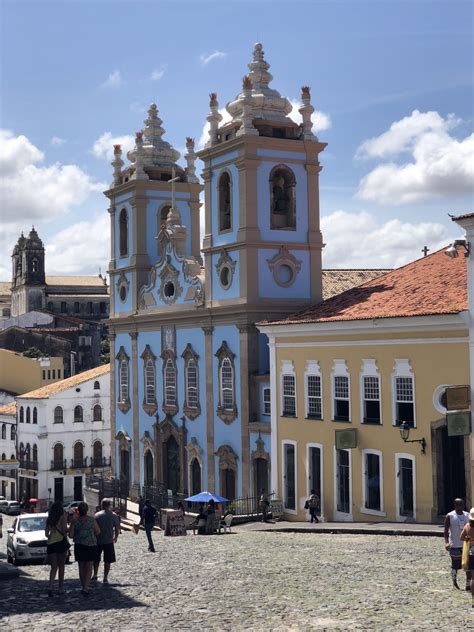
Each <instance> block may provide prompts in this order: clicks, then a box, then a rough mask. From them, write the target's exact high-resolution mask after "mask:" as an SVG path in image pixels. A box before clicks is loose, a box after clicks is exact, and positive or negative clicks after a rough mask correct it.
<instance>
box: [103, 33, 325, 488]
mask: <svg viewBox="0 0 474 632" xmlns="http://www.w3.org/2000/svg"><path fill="white" fill-rule="evenodd" d="M248 68H249V73H248V75H246V76H245V77H244V79H243V84H242V90H241V92H240V94H239V95H238V96H237V97H236V98H235V100H233V101H231V102H230V103H228V104H227V111H228V113H229V114H230V117H231V119H230V121H229V122H227V123H225V124H222V116H221V114H220V113H219V106H218V101H217V95H216V94H215V93H212V94H211V95H210V113H209V115H208V117H207V120H208V121H209V140H208V142H207V144H206V145H205V147H204V148H203V149H202V150H201V151H199V152H198V153H197V154H196V153H195V149H194V141H193V139H192V138H188V139H187V142H186V149H187V152H186V154H185V156H184V158H185V160H186V164H187V166H186V168H185V169H183V168H182V167H181V166H179V165H178V164H177V160H178V159H179V153H178V152H177V151H176V150H175V149H174V148H173V147H172V146H171V145H170V144H169V143H167V142H166V141H164V140H163V134H164V129H163V127H162V121H161V120H160V118H159V117H158V110H157V107H156V105H155V104H153V105H151V107H150V109H149V111H148V118H147V119H146V120H145V127H144V129H143V131H141V132H138V133H137V134H136V141H135V147H134V149H133V150H131V151H129V152H128V154H127V159H128V164H127V165H125V163H124V161H123V160H122V152H121V148H120V146H119V145H116V146H115V150H114V161H113V162H112V166H113V168H114V179H113V183H112V185H111V187H110V189H109V190H108V191H106V192H105V195H106V196H107V198H108V199H109V201H110V207H109V213H110V225H111V243H112V247H111V250H112V253H111V261H110V267H109V274H110V288H111V304H110V320H109V327H110V338H111V359H112V361H113V362H114V364H113V366H114V370H113V371H112V372H111V398H112V402H115V405H114V404H112V406H111V425H112V436H113V437H115V449H112V459H113V468H114V472H115V474H116V475H117V476H119V477H120V478H121V479H122V480H123V481H127V482H128V484H129V489H130V494H131V496H132V497H133V496H136V495H137V494H138V493H139V491H140V490H141V488H142V487H143V486H146V485H153V484H164V485H165V487H166V488H168V489H171V490H173V492H179V493H189V494H193V493H197V492H199V491H202V490H205V489H209V490H211V491H215V492H217V493H219V494H221V495H222V496H225V497H226V498H229V499H233V498H235V497H238V496H247V495H254V494H256V493H260V491H261V490H262V488H263V489H265V490H268V491H271V490H269V485H270V451H271V425H270V413H271V407H272V405H275V402H273V400H272V396H271V393H270V378H269V367H270V358H271V356H272V353H271V349H269V347H268V340H267V338H266V337H265V336H264V335H262V334H260V333H259V332H258V330H257V328H256V327H255V323H256V322H259V321H261V320H264V319H268V318H271V319H273V318H282V317H284V316H285V315H287V314H290V313H293V312H295V311H296V310H298V309H299V308H303V307H305V306H306V305H308V304H310V303H313V304H314V303H316V302H318V301H320V300H321V293H322V288H321V283H322V281H321V279H322V273H321V251H322V247H323V243H322V235H321V232H320V226H319V215H320V213H319V184H318V181H319V172H320V171H321V166H320V163H319V154H320V152H322V151H323V150H324V148H325V146H326V144H325V143H321V142H319V140H318V138H317V137H316V136H315V135H314V134H313V132H312V120H311V116H312V113H313V111H314V108H313V106H312V105H311V98H310V89H309V88H308V87H303V88H302V95H301V100H302V104H301V107H300V108H299V112H300V114H301V116H302V123H301V124H298V123H296V122H295V121H293V120H292V119H291V118H290V116H289V115H290V113H291V111H292V105H291V103H290V102H289V100H288V99H286V98H285V97H283V96H281V95H280V93H279V92H277V91H276V90H275V89H273V88H271V87H270V85H269V84H270V83H271V81H272V75H271V74H270V72H269V68H270V66H269V64H268V63H267V62H266V61H265V58H264V51H263V48H262V45H261V44H256V45H255V48H254V51H253V60H252V61H251V62H250V64H249V65H248ZM196 158H199V159H200V160H201V161H202V162H203V164H204V169H203V172H202V178H203V184H201V182H200V180H199V178H198V177H197V176H196V167H195V161H196ZM202 191H204V216H205V217H204V219H205V227H204V237H203V240H202V243H201V236H200V208H201V201H200V196H201V194H202Z"/></svg>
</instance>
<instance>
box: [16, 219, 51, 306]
mask: <svg viewBox="0 0 474 632" xmlns="http://www.w3.org/2000/svg"><path fill="white" fill-rule="evenodd" d="M45 285H46V277H45V270H44V245H43V242H42V241H41V239H40V238H39V236H38V233H37V232H36V230H35V227H34V226H33V227H32V229H31V231H30V233H29V235H28V237H25V236H24V235H23V233H22V234H21V236H20V237H19V239H18V242H17V244H16V245H15V248H14V249H13V254H12V316H19V315H21V314H25V313H26V312H31V311H32V310H35V309H44V306H45V305H44V304H45Z"/></svg>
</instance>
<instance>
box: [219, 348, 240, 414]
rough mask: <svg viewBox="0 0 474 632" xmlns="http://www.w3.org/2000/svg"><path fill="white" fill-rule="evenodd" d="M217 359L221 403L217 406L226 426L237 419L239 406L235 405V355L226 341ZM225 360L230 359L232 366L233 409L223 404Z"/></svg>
mask: <svg viewBox="0 0 474 632" xmlns="http://www.w3.org/2000/svg"><path fill="white" fill-rule="evenodd" d="M215 355H216V358H217V359H218V360H219V366H218V378H219V403H218V405H217V410H216V412H217V416H218V417H219V418H220V419H222V421H223V422H224V423H226V424H230V423H232V422H233V421H234V419H235V418H236V417H237V406H236V403H235V362H234V359H235V354H234V353H232V351H231V350H230V349H229V347H228V346H227V342H226V341H225V340H224V341H223V342H222V344H221V346H220V347H219V349H218V350H217V351H216V353H215ZM225 359H228V360H229V361H230V364H231V366H232V395H233V398H232V401H233V403H232V408H224V405H223V402H222V371H221V368H222V363H223V362H224V360H225Z"/></svg>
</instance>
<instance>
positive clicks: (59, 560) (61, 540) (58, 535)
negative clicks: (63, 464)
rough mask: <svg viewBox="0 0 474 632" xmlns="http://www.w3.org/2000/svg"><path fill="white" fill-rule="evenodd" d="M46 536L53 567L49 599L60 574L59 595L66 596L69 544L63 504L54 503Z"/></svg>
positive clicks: (47, 521)
mask: <svg viewBox="0 0 474 632" xmlns="http://www.w3.org/2000/svg"><path fill="white" fill-rule="evenodd" d="M44 532H45V535H46V537H47V538H48V543H47V546H46V552H47V554H48V562H49V564H50V565H51V569H50V571H49V590H48V597H52V596H53V585H54V580H55V579H56V573H58V593H59V594H60V595H62V594H64V566H65V564H66V557H67V552H68V549H69V542H68V539H67V515H66V512H65V511H64V507H63V504H62V503H61V502H59V501H56V502H54V503H53V504H52V505H51V507H50V508H49V511H48V518H47V520H46V527H45V530H44Z"/></svg>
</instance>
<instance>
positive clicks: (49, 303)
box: [48, 301, 54, 312]
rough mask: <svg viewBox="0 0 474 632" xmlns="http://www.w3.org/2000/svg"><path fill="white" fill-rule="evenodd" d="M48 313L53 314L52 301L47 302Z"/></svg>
mask: <svg viewBox="0 0 474 632" xmlns="http://www.w3.org/2000/svg"><path fill="white" fill-rule="evenodd" d="M48 311H50V312H54V303H53V302H52V301H48Z"/></svg>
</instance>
